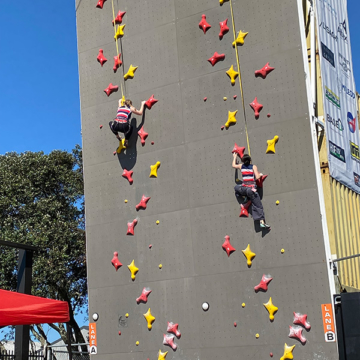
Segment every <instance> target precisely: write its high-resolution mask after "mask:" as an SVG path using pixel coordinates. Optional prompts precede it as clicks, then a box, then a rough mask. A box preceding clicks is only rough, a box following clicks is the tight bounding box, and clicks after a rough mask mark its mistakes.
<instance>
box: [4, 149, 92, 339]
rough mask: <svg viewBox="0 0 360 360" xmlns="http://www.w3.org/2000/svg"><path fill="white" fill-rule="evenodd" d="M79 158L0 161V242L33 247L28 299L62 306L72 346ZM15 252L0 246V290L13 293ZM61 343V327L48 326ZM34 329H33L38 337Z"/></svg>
mask: <svg viewBox="0 0 360 360" xmlns="http://www.w3.org/2000/svg"><path fill="white" fill-rule="evenodd" d="M84 226H85V224H84V185H83V171H82V152H81V148H80V146H78V145H77V146H76V147H75V149H74V150H73V151H72V153H69V152H66V151H59V150H56V151H52V152H51V153H50V154H44V153H43V152H35V153H34V152H25V153H21V154H17V153H14V152H12V153H7V154H5V155H2V156H0V239H1V240H5V241H13V242H18V243H22V244H30V245H34V246H37V247H39V248H40V249H41V250H42V251H41V252H40V253H35V254H34V258H33V283H32V294H33V295H36V296H42V297H48V298H52V299H57V300H64V301H67V302H68V303H69V305H70V309H71V310H70V313H71V314H70V315H71V320H70V324H71V325H72V327H73V328H74V333H75V339H74V340H75V341H79V342H84V341H83V340H84V339H83V338H82V335H81V333H80V329H79V326H78V325H77V323H76V321H75V319H74V313H76V312H77V311H78V310H79V309H80V308H81V307H82V306H83V305H84V304H86V302H87V285H86V257H85V229H84ZM17 258H18V253H17V251H16V250H15V249H11V248H7V247H1V246H0V288H2V289H8V290H16V285H17ZM52 326H53V328H55V329H56V330H57V331H58V332H59V334H60V335H61V336H62V338H63V339H64V336H65V334H64V331H63V327H62V326H59V325H56V324H53V325H52ZM39 329H40V328H38V329H37V330H38V333H39V332H41V331H39Z"/></svg>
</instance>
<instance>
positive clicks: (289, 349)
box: [280, 343, 295, 360]
mask: <svg viewBox="0 0 360 360" xmlns="http://www.w3.org/2000/svg"><path fill="white" fill-rule="evenodd" d="M294 347H295V345H293V346H288V345H287V344H286V343H285V345H284V355H283V356H282V357H281V358H280V360H286V359H288V360H292V359H293V358H294V355H293V353H292V352H293V350H294Z"/></svg>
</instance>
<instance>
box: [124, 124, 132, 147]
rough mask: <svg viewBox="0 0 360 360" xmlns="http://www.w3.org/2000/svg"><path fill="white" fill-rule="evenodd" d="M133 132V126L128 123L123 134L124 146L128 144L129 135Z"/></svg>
mask: <svg viewBox="0 0 360 360" xmlns="http://www.w3.org/2000/svg"><path fill="white" fill-rule="evenodd" d="M132 132H133V127H132V126H131V125H130V124H128V128H127V129H126V130H125V131H124V135H125V146H128V144H129V139H130V136H131V134H132Z"/></svg>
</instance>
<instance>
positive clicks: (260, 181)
mask: <svg viewBox="0 0 360 360" xmlns="http://www.w3.org/2000/svg"><path fill="white" fill-rule="evenodd" d="M267 177H268V176H267V175H261V177H260V178H259V179H257V180H256V186H257V187H258V188H262V187H263V182H264V181H265V179H266V178H267Z"/></svg>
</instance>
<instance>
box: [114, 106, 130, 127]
mask: <svg viewBox="0 0 360 360" xmlns="http://www.w3.org/2000/svg"><path fill="white" fill-rule="evenodd" d="M131 114H132V112H131V110H130V108H128V107H127V106H120V107H119V108H118V111H117V115H116V119H115V120H116V121H118V122H121V123H127V122H129V120H130V118H131Z"/></svg>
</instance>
